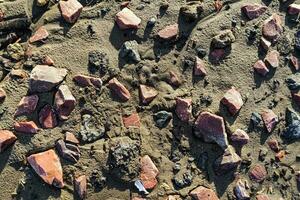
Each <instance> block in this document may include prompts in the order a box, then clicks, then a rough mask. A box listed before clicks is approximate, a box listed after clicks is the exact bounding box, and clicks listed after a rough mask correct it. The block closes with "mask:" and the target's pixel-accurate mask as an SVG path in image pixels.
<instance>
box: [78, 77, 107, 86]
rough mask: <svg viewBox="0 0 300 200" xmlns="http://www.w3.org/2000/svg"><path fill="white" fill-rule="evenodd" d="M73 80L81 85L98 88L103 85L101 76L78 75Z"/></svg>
mask: <svg viewBox="0 0 300 200" xmlns="http://www.w3.org/2000/svg"><path fill="white" fill-rule="evenodd" d="M73 80H74V81H75V82H76V83H77V84H78V85H79V86H81V87H87V86H94V87H97V88H101V87H102V80H101V78H95V77H91V76H86V75H76V76H74V77H73Z"/></svg>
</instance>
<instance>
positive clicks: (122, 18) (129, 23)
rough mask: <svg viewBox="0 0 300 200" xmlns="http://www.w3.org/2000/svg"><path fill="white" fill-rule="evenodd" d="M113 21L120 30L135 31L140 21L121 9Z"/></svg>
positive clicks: (129, 11)
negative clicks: (133, 29) (131, 29)
mask: <svg viewBox="0 0 300 200" xmlns="http://www.w3.org/2000/svg"><path fill="white" fill-rule="evenodd" d="M115 20H116V22H117V24H118V26H119V28H120V29H122V30H124V29H130V28H135V29H137V28H138V27H139V25H140V23H141V21H142V20H141V19H140V18H139V17H137V16H136V15H135V14H134V13H133V12H132V11H131V10H129V9H128V8H123V9H122V10H121V11H120V12H118V14H117V15H116V19H115Z"/></svg>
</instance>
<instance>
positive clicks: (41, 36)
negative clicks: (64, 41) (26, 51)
mask: <svg viewBox="0 0 300 200" xmlns="http://www.w3.org/2000/svg"><path fill="white" fill-rule="evenodd" d="M48 36H49V33H48V31H47V30H46V29H45V27H44V26H41V27H40V28H38V29H37V31H36V32H35V33H34V34H33V36H31V37H30V38H29V42H30V43H34V42H37V41H41V40H45V39H47V38H48Z"/></svg>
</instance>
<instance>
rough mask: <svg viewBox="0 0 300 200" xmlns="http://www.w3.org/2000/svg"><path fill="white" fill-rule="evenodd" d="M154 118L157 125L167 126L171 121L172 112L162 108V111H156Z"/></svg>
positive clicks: (159, 126)
mask: <svg viewBox="0 0 300 200" xmlns="http://www.w3.org/2000/svg"><path fill="white" fill-rule="evenodd" d="M153 118H154V122H155V125H156V126H157V127H158V128H163V127H165V126H167V124H168V123H169V121H170V120H171V119H172V113H169V112H167V111H164V110H162V111H159V112H157V113H155V114H154V115H153Z"/></svg>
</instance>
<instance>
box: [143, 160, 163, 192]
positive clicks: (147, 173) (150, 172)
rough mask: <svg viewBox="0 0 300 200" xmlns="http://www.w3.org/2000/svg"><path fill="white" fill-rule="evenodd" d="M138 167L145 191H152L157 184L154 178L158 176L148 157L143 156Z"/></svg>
mask: <svg viewBox="0 0 300 200" xmlns="http://www.w3.org/2000/svg"><path fill="white" fill-rule="evenodd" d="M140 165H141V173H140V179H141V181H142V183H143V185H144V187H145V189H153V188H154V187H155V186H156V184H157V179H156V177H157V176H158V174H159V171H158V169H157V168H156V166H155V164H154V163H153V162H152V160H151V158H150V157H149V156H148V155H145V156H143V157H142V158H141V161H140Z"/></svg>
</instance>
